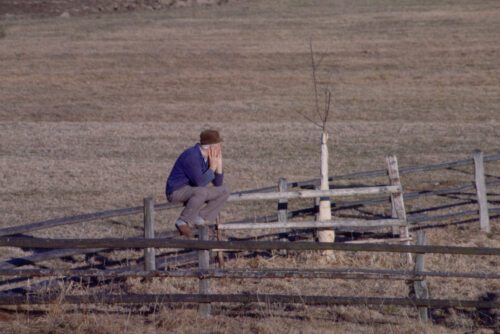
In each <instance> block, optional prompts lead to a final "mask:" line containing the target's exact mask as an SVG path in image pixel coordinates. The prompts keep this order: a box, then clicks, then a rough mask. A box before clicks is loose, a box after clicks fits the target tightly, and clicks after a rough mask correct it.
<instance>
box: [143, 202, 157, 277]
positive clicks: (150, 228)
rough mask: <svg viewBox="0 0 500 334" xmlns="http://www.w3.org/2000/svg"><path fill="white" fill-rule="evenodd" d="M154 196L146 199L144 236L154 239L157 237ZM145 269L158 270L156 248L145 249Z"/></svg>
mask: <svg viewBox="0 0 500 334" xmlns="http://www.w3.org/2000/svg"><path fill="white" fill-rule="evenodd" d="M154 204H155V203H154V200H153V198H152V197H147V198H145V199H144V238H146V239H154V237H155V218H154V214H155V211H154V210H155V208H154ZM144 269H145V270H156V252H155V249H154V248H145V249H144Z"/></svg>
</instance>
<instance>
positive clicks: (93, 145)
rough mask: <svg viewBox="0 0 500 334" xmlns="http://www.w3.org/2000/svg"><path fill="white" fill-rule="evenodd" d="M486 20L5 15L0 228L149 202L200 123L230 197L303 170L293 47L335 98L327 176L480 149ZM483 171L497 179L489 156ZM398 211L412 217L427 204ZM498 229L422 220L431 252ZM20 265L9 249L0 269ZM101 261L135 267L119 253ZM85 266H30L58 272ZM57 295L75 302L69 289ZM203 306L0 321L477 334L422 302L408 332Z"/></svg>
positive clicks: (174, 286)
mask: <svg viewBox="0 0 500 334" xmlns="http://www.w3.org/2000/svg"><path fill="white" fill-rule="evenodd" d="M499 22H500V8H499V6H498V3H497V2H496V1H490V0H481V1H475V2H473V3H471V2H470V1H454V2H452V3H449V2H437V1H425V2H419V3H415V2H413V1H398V2H397V3H394V2H392V1H386V0H377V1H359V2H354V3H353V2H346V1H326V0H321V1H314V2H312V1H306V0H286V1H285V0H279V1H273V2H269V1H241V2H238V3H234V4H230V5H228V6H222V7H217V8H215V7H214V8H202V7H195V8H185V9H176V10H169V11H164V12H159V13H149V12H139V13H131V14H123V15H109V16H102V17H97V16H95V17H92V16H90V17H78V18H71V19H69V20H62V19H44V20H24V19H20V20H9V26H8V34H6V33H5V32H4V33H3V38H2V31H4V29H5V28H2V27H3V26H2V25H1V24H0V38H2V39H1V48H0V59H1V62H2V66H1V67H0V77H1V80H0V100H1V101H2V107H1V108H0V169H1V170H2V173H1V174H0V212H1V216H2V220H1V222H0V226H11V225H18V224H25V223H28V222H33V221H39V220H43V219H49V218H54V217H59V216H64V215H70V214H76V213H81V212H90V211H98V210H101V209H109V208H116V207H126V206H136V205H140V204H141V203H142V198H143V197H145V196H150V195H151V196H154V198H155V200H156V201H157V202H163V201H164V200H165V199H164V195H163V191H164V181H165V178H166V176H167V174H168V171H169V169H170V167H171V166H172V164H173V162H174V159H175V158H176V156H177V154H178V153H179V152H180V151H181V150H182V149H183V148H185V147H186V146H188V145H191V144H192V143H193V142H195V141H196V139H197V136H198V133H199V132H200V130H202V129H204V128H206V127H208V126H211V127H216V128H219V129H220V130H221V131H222V134H223V136H224V138H225V144H224V145H225V147H224V150H225V151H224V154H225V156H224V158H225V168H226V180H227V182H228V183H229V184H230V185H231V188H232V189H233V190H242V189H248V188H256V187H260V186H267V185H271V184H276V183H277V181H278V179H279V178H280V177H286V178H288V179H289V180H302V179H310V178H315V177H317V176H318V174H319V164H318V163H317V162H318V157H319V147H318V142H319V135H320V134H319V133H318V132H317V130H316V129H314V128H313V127H312V126H310V125H308V124H304V122H303V120H302V119H298V118H297V114H296V113H295V112H294V111H301V112H308V111H311V107H312V105H313V103H312V102H313V101H312V97H313V95H312V87H311V78H310V70H309V67H308V66H309V58H308V57H309V55H308V41H309V38H310V37H312V38H313V41H314V46H315V50H317V51H318V55H319V56H324V60H323V65H322V67H321V68H322V69H323V70H324V71H323V72H321V73H319V75H320V79H321V80H323V82H324V83H328V84H329V85H330V86H331V87H332V88H333V93H334V101H333V107H334V109H333V112H334V114H333V117H332V118H333V119H334V120H333V121H332V122H331V123H330V124H329V127H330V128H331V129H332V136H331V138H332V144H331V149H330V154H331V159H330V171H331V173H332V174H342V173H347V172H352V171H361V170H371V169H380V168H383V166H384V156H385V155H387V154H396V155H397V156H398V159H399V162H400V164H401V165H410V164H425V163H433V162H442V161H446V160H453V159H462V158H465V157H467V156H468V155H469V153H470V152H471V151H472V150H473V149H476V148H480V149H482V150H483V151H485V152H486V153H498V142H499V139H500V126H499V125H500V113H498V105H499V102H500V100H499V96H500V88H499V87H500V79H499V78H500V66H499V65H500V63H499V60H498V59H500V58H499V57H498V54H499V52H500V47H499V45H498V40H500V23H499ZM486 168H487V172H488V173H489V174H492V175H497V176H498V175H500V166H499V164H487V165H486ZM472 179H473V176H472V174H471V170H469V169H467V170H463V171H462V172H456V171H446V172H439V173H430V174H426V175H425V179H424V178H423V176H422V175H421V174H419V175H413V176H404V177H403V180H402V182H403V186H404V188H405V190H409V191H411V190H422V189H432V188H434V187H452V186H455V185H460V184H463V183H465V182H470V181H471V180H472ZM376 182H379V180H377V181H376ZM380 182H385V180H382V179H381V180H380ZM407 204H408V208H409V209H410V210H411V209H416V208H421V207H425V206H430V205H433V204H435V203H433V202H432V201H431V200H430V199H428V200H423V201H418V202H409V203H407ZM291 205H297V206H298V204H294V203H292V204H291ZM274 209H275V204H261V203H248V204H247V205H235V204H231V205H228V206H227V209H226V210H225V211H224V218H225V219H233V218H241V217H242V216H246V217H253V216H260V215H262V213H265V212H268V213H271V212H273V210H274ZM376 210H380V212H384V210H387V208H385V207H381V208H376ZM176 214H177V211H175V210H173V211H171V212H165V211H163V212H161V213H158V215H157V217H156V219H157V230H159V231H164V230H170V229H172V221H173V219H174V218H175V216H176ZM141 221H142V218H141V217H140V216H132V217H127V218H120V219H115V220H112V221H106V222H94V223H88V224H76V225H72V226H65V227H62V228H55V229H51V230H47V231H39V232H36V233H34V235H36V236H44V237H68V238H69V237H81V236H87V237H102V236H124V237H125V236H132V235H138V234H140V233H141V230H140V229H141V224H142V222H141ZM498 228H499V227H498V220H496V221H493V231H494V232H493V233H492V234H491V235H489V236H486V235H482V234H480V233H478V224H464V225H454V226H450V227H446V228H436V229H432V230H428V232H427V236H428V239H429V242H430V243H432V244H443V245H452V244H458V245H477V246H489V247H499V245H500V239H499V234H498ZM27 253H28V252H22V251H20V250H17V249H8V250H6V251H5V252H4V253H3V257H4V258H7V257H11V256H19V255H21V254H27ZM107 256H109V258H110V259H123V258H129V257H130V258H134V257H137V256H138V252H132V251H130V252H129V253H126V252H120V253H116V254H111V255H107ZM84 260H85V259H84V257H76V258H75V259H74V261H73V262H68V261H52V262H50V263H44V265H47V266H61V267H62V266H76V265H78V264H79V263H81V262H82V261H84ZM92 261H98V260H97V259H92ZM230 265H231V266H234V267H248V266H255V267H271V268H272V267H330V266H338V267H343V266H358V267H377V268H401V267H402V264H401V258H399V257H394V256H387V255H382V254H349V253H341V254H339V256H338V262H337V263H335V264H332V263H325V262H324V261H322V260H321V259H319V258H318V256H317V254H314V253H305V254H292V255H290V256H288V257H286V258H283V257H271V258H266V257H259V258H255V259H237V260H235V261H234V262H231V263H230ZM499 265H500V263H499V262H498V260H496V259H491V258H487V257H478V258H477V259H475V261H473V260H472V259H470V258H467V257H453V258H449V257H445V256H429V257H428V258H427V259H426V267H427V268H428V269H429V270H442V269H443V268H446V269H447V270H457V271H466V270H471V271H492V270H494V268H498V266H499ZM447 282H450V281H447ZM443 283H444V282H443V281H440V280H437V279H434V280H429V284H430V288H431V293H432V296H433V297H436V298H441V297H444V296H446V297H450V298H451V297H454V298H470V299H477V298H479V297H480V296H481V295H482V294H484V293H485V292H486V291H491V292H498V291H500V288H499V287H498V285H497V284H495V282H492V281H486V282H483V281H470V280H469V281H466V280H454V281H451V284H443ZM107 288H108V289H112V288H116V289H123V290H122V291H129V292H143V293H145V292H151V293H168V292H180V291H182V292H187V291H196V288H197V282H196V281H195V280H191V281H184V280H182V281H181V280H175V279H168V280H154V281H152V282H149V283H144V282H140V281H138V280H128V281H126V282H119V284H117V285H112V286H109V287H107ZM405 288H406V287H405V286H404V284H402V283H398V282H395V283H385V282H380V283H377V282H354V281H340V280H318V281H311V282H305V281H300V280H283V281H272V280H262V281H256V280H245V281H242V280H234V281H227V280H221V281H217V283H214V289H215V291H219V292H238V291H240V292H241V291H252V292H255V291H258V292H262V293H264V292H274V293H279V292H288V293H298V294H313V293H323V294H332V295H333V294H339V295H342V294H345V295H350V294H353V293H356V294H360V295H373V296H381V295H387V296H389V295H394V296H404V295H405V294H406V290H405ZM61 289H62V290H63V291H66V292H68V293H69V292H71V293H83V292H86V291H87V290H86V289H88V287H86V286H84V285H82V286H72V287H70V290H68V287H62V288H61ZM101 289H103V291H105V289H106V287H101ZM92 291H95V289H94V290H92ZM117 291H118V290H117ZM29 309H30V308H29ZM33 309H34V308H33ZM214 309H215V312H216V316H215V317H213V318H212V319H211V320H205V319H199V318H198V316H197V313H196V310H195V309H193V308H192V307H191V306H188V305H186V306H184V307H181V308H169V306H165V307H160V308H158V309H154V310H153V311H151V310H150V307H149V306H145V308H144V310H141V309H136V308H133V307H130V308H128V307H108V306H89V307H87V308H83V307H73V306H66V305H53V306H51V307H49V309H47V310H45V311H44V312H42V314H41V315H39V314H36V313H33V310H31V309H30V311H29V312H26V311H25V310H22V309H19V310H18V311H12V312H7V313H6V314H7V315H6V319H7V322H0V329H1V330H2V332H4V333H8V332H16V333H31V332H42V333H44V332H46V333H49V332H51V333H59V332H60V333H62V332H68V331H72V332H75V333H88V332H93V333H100V332H102V333H107V332H126V333H138V332H141V333H142V332H151V333H152V332H167V331H168V332H179V333H180V332H193V333H194V332H234V330H235V329H236V328H237V329H239V330H241V331H242V332H259V333H266V332H269V333H271V332H272V333H285V332H286V333H289V332H304V333H308V332H314V333H321V332H324V333H326V332H332V331H337V332H364V333H387V332H389V333H401V332H402V333H417V332H418V333H420V332H433V333H448V332H465V331H473V330H478V329H479V328H481V325H480V324H479V323H478V322H477V321H476V320H475V319H474V316H473V315H471V314H466V313H460V312H452V311H450V312H452V313H453V314H452V313H450V312H448V310H436V312H437V313H439V312H441V313H442V316H440V317H436V318H437V319H438V320H437V323H435V324H433V325H424V324H422V323H420V322H419V321H418V320H416V312H415V310H412V309H399V308H390V307H382V308H370V309H364V308H350V307H333V308H317V307H306V306H303V305H296V306H293V307H291V308H290V307H288V306H283V305H251V306H241V305H217V307H215V308H214ZM2 314H3V313H2ZM436 315H438V314H436ZM1 319H3V318H2V317H1V316H0V320H1ZM332 328H333V329H332ZM484 328H486V327H484V326H483V329H484Z"/></svg>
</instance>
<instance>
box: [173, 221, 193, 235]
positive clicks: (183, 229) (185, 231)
mask: <svg viewBox="0 0 500 334" xmlns="http://www.w3.org/2000/svg"><path fill="white" fill-rule="evenodd" d="M175 227H176V228H177V231H179V233H180V234H181V235H183V236H185V237H188V238H192V237H193V230H192V229H191V226H189V224H182V225H177V224H175Z"/></svg>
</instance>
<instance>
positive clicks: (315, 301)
mask: <svg viewBox="0 0 500 334" xmlns="http://www.w3.org/2000/svg"><path fill="white" fill-rule="evenodd" d="M54 302H62V303H66V304H124V303H127V304H131V303H132V304H133V303H135V304H139V303H154V304H161V303H266V304H270V303H287V304H307V305H379V306H383V305H396V306H407V307H469V308H485V309H487V308H500V301H493V302H488V301H475V300H457V299H416V298H391V297H341V296H322V295H321V296H302V295H280V294H216V295H215V294H214V295H212V294H154V295H153V294H142V295H141V294H135V295H134V294H127V295H112V294H101V295H65V296H60V295H44V296H39V295H34V296H33V295H32V296H30V295H28V296H24V295H15V294H0V305H22V304H30V305H33V304H50V303H54Z"/></svg>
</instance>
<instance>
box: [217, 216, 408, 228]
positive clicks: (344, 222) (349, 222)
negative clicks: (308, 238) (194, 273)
mask: <svg viewBox="0 0 500 334" xmlns="http://www.w3.org/2000/svg"><path fill="white" fill-rule="evenodd" d="M382 226H406V222H405V221H402V220H400V219H380V220H366V219H343V218H336V219H333V220H329V221H297V222H291V221H288V222H283V223H280V222H275V223H240V224H226V225H220V226H219V229H221V230H259V229H285V228H286V229H290V228H293V229H310V228H328V227H382Z"/></svg>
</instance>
